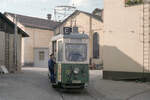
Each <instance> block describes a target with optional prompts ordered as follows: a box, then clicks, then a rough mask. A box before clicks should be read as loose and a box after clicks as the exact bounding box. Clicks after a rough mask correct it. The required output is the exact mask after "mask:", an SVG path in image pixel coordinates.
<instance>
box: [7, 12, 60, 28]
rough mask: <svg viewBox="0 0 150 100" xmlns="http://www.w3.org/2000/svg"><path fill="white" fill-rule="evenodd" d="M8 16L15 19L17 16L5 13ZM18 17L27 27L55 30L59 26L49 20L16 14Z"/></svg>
mask: <svg viewBox="0 0 150 100" xmlns="http://www.w3.org/2000/svg"><path fill="white" fill-rule="evenodd" d="M7 14H8V15H10V16H12V17H15V14H13V13H9V12H5V15H7ZM16 16H17V18H18V20H19V22H20V23H21V24H23V25H24V26H26V27H33V28H40V29H46V30H54V29H55V28H56V26H57V25H58V24H59V23H58V22H55V21H52V20H48V19H42V18H36V17H30V16H24V15H19V14H16Z"/></svg>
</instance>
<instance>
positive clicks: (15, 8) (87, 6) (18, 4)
mask: <svg viewBox="0 0 150 100" xmlns="http://www.w3.org/2000/svg"><path fill="white" fill-rule="evenodd" d="M0 1H1V2H0V12H2V13H4V12H11V13H16V14H22V15H27V16H33V17H39V18H46V17H47V14H48V13H51V14H52V15H54V8H55V7H56V6H60V5H72V4H74V5H75V6H76V7H77V9H78V10H83V11H86V12H92V11H93V10H94V9H95V8H103V0H0Z"/></svg>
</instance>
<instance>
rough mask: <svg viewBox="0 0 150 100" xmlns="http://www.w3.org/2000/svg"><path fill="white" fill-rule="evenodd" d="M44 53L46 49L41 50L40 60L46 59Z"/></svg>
mask: <svg viewBox="0 0 150 100" xmlns="http://www.w3.org/2000/svg"><path fill="white" fill-rule="evenodd" d="M44 55H45V53H44V51H40V52H39V60H40V61H42V60H44Z"/></svg>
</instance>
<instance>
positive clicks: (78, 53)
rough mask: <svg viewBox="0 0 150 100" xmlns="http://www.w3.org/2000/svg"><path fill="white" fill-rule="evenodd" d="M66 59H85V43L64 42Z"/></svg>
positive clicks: (80, 60)
mask: <svg viewBox="0 0 150 100" xmlns="http://www.w3.org/2000/svg"><path fill="white" fill-rule="evenodd" d="M65 48H66V50H65V52H66V60H67V61H75V62H77V61H79V62H82V61H86V60H87V45H86V44H70V43H69V44H66V47H65Z"/></svg>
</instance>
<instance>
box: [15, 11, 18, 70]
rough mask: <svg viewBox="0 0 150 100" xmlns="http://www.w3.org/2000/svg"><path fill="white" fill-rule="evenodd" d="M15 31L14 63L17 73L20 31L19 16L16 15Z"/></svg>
mask: <svg viewBox="0 0 150 100" xmlns="http://www.w3.org/2000/svg"><path fill="white" fill-rule="evenodd" d="M14 23H15V29H14V32H15V35H14V54H15V55H14V63H15V71H17V66H18V65H17V40H18V36H17V35H18V29H17V16H16V14H15V22H14Z"/></svg>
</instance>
